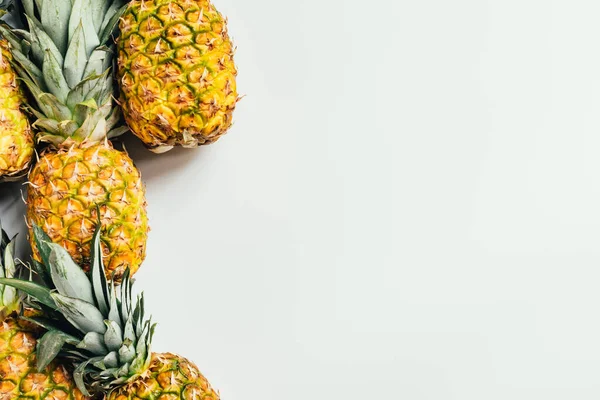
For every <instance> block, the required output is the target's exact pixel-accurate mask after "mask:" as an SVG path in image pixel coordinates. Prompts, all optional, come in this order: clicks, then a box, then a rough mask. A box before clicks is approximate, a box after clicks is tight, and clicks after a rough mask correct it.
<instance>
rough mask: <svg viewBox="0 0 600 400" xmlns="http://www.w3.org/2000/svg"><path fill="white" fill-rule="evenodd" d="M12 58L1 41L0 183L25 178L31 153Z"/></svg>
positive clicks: (7, 47) (29, 133)
mask: <svg viewBox="0 0 600 400" xmlns="http://www.w3.org/2000/svg"><path fill="white" fill-rule="evenodd" d="M11 62H12V54H11V52H10V48H9V44H8V42H7V41H6V40H4V39H2V40H0V181H11V180H18V179H20V178H22V177H23V176H24V175H26V173H27V170H28V169H29V165H30V163H31V159H32V157H33V152H34V147H35V144H34V139H33V133H32V132H31V129H30V126H29V121H28V120H27V117H26V116H25V114H24V113H23V112H22V110H21V107H22V105H23V102H24V97H23V93H22V92H21V90H20V87H19V82H18V80H17V75H16V73H15V71H14V70H13V67H12V65H11Z"/></svg>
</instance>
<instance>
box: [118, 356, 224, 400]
mask: <svg viewBox="0 0 600 400" xmlns="http://www.w3.org/2000/svg"><path fill="white" fill-rule="evenodd" d="M141 399H144V400H154V399H161V400H177V399H182V400H183V399H185V400H219V395H218V393H217V392H215V391H214V390H213V388H212V387H211V386H210V383H208V380H206V378H205V377H204V376H203V375H202V374H201V373H200V371H198V367H196V366H195V365H194V364H193V363H191V362H190V361H188V360H187V359H185V358H183V357H180V356H177V355H174V354H171V353H162V354H156V353H155V354H153V355H152V361H151V363H150V367H149V369H148V371H147V372H146V373H145V374H143V375H142V376H141V377H138V378H137V379H135V380H133V381H132V382H130V383H129V384H127V385H125V386H123V387H121V388H119V389H117V390H115V391H113V392H112V393H110V394H109V395H108V396H107V400H141Z"/></svg>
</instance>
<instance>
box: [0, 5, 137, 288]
mask: <svg viewBox="0 0 600 400" xmlns="http://www.w3.org/2000/svg"><path fill="white" fill-rule="evenodd" d="M71 3H72V4H71ZM124 3H125V1H124V0H75V1H74V2H70V1H61V0H36V1H35V2H34V1H30V0H28V1H23V9H24V13H25V16H26V19H27V24H28V29H26V30H23V29H20V30H11V29H10V28H8V27H7V26H2V27H0V31H1V32H2V34H3V35H4V36H5V37H6V38H7V39H8V40H9V41H10V42H11V44H12V46H13V54H14V57H15V61H16V62H17V65H18V66H19V68H18V72H19V75H20V78H21V79H22V80H23V82H24V83H25V84H26V86H27V88H28V89H29V91H30V92H31V95H32V96H31V97H32V98H34V99H35V100H36V101H35V103H33V104H31V107H32V109H33V112H34V113H35V117H36V120H35V122H34V124H33V126H34V128H35V129H36V131H37V132H36V134H37V139H38V140H39V141H41V142H47V143H49V145H50V146H49V147H48V148H47V150H46V151H44V152H43V153H42V155H41V157H40V159H39V161H38V163H37V164H36V165H35V167H34V168H33V169H32V171H31V173H30V174H29V190H28V196H27V219H28V221H29V222H30V224H38V225H40V226H42V228H43V229H44V230H45V231H46V233H47V234H48V235H49V236H50V237H51V238H52V240H53V241H54V242H56V243H59V244H61V245H63V246H64V247H65V248H66V249H67V250H68V251H69V252H70V254H71V255H72V256H73V258H75V260H77V262H80V263H82V264H83V265H84V266H86V267H89V257H90V241H91V238H92V233H93V229H92V228H91V227H92V226H93V224H94V223H93V221H96V219H97V216H96V212H97V211H96V210H97V209H99V210H100V220H101V222H102V228H103V229H102V244H103V253H104V258H105V264H106V268H107V271H106V273H107V276H109V277H110V276H113V274H114V276H115V279H117V280H118V279H120V277H121V275H122V274H123V273H124V271H125V270H126V269H127V268H129V269H130V271H131V273H132V274H133V273H135V272H136V271H137V270H138V268H139V266H140V265H141V263H142V261H143V260H144V257H145V249H146V239H147V232H148V218H147V215H146V200H145V189H144V186H143V184H142V181H141V177H140V173H139V171H138V170H137V169H136V168H135V166H134V164H133V162H132V160H131V159H130V158H129V157H128V156H127V155H126V154H124V153H123V152H121V151H118V150H116V149H115V148H113V146H112V144H111V143H110V141H109V140H108V139H110V138H113V137H115V136H117V135H119V134H121V133H123V132H125V131H127V127H126V126H125V125H124V124H123V123H121V121H120V119H121V115H120V110H119V107H117V106H116V104H115V102H114V100H113V97H112V96H113V76H112V75H111V74H110V67H111V65H112V62H113V60H114V58H113V56H112V50H111V49H110V48H109V47H107V46H108V45H109V43H110V42H111V34H112V32H113V30H114V29H115V28H116V24H117V21H118V19H119V17H120V15H121V13H122V10H123V5H124ZM29 44H31V45H29ZM30 233H31V232H30ZM30 237H31V243H32V246H33V247H34V256H35V258H36V259H37V260H38V261H39V260H40V256H39V252H38V249H36V248H35V243H34V242H33V238H32V235H30Z"/></svg>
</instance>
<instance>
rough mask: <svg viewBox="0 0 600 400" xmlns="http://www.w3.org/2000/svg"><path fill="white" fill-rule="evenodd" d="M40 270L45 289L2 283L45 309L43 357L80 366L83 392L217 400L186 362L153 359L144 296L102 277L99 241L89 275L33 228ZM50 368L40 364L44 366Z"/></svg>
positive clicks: (115, 397)
mask: <svg viewBox="0 0 600 400" xmlns="http://www.w3.org/2000/svg"><path fill="white" fill-rule="evenodd" d="M34 237H35V240H36V242H37V244H38V248H39V249H40V253H41V256H42V260H43V262H42V264H37V266H38V268H37V270H38V273H39V274H40V276H41V281H42V284H40V285H38V284H35V283H33V282H29V281H24V280H18V279H0V284H6V285H11V286H13V287H15V288H18V289H21V290H23V291H24V292H26V293H27V294H29V295H30V296H31V297H32V298H34V299H35V301H36V303H37V304H38V305H39V307H41V308H43V309H46V310H48V312H46V315H47V316H48V317H47V318H48V319H49V321H48V320H44V321H39V322H40V325H41V326H42V327H45V328H48V330H47V332H46V333H45V334H44V336H43V337H42V339H41V340H40V346H39V351H40V353H43V354H46V355H48V357H46V358H45V362H49V361H50V360H51V359H52V358H53V356H56V355H63V356H64V357H65V358H67V359H69V360H70V361H72V362H73V363H74V365H75V370H74V373H73V375H74V378H75V382H76V384H77V387H78V388H79V389H80V390H81V391H82V392H83V393H84V394H86V395H87V394H88V393H92V394H94V395H96V394H104V395H105V399H107V400H126V399H128V400H133V399H160V400H163V399H169V400H177V399H182V400H183V399H185V400H192V399H198V400H199V399H202V400H218V399H219V395H218V394H217V393H216V392H215V391H214V390H213V389H212V387H211V386H210V384H209V383H208V381H207V380H206V378H204V376H202V374H201V373H200V372H199V371H198V368H197V367H196V366H195V365H194V364H192V363H191V362H190V361H188V360H186V359H185V358H183V357H180V356H177V355H173V354H170V353H164V354H156V353H151V352H150V344H151V341H152V336H153V333H154V328H155V325H153V324H152V323H151V322H150V320H149V319H146V317H145V315H144V313H145V310H144V297H143V294H142V295H140V296H138V298H137V300H136V301H135V302H134V301H133V299H132V298H131V297H132V282H131V280H130V278H129V274H128V273H127V272H126V273H125V275H124V276H123V283H122V284H121V286H120V287H115V285H114V283H112V284H110V285H109V284H108V283H107V280H106V278H105V276H104V274H103V273H102V271H103V266H102V257H99V256H98V255H99V254H100V252H101V248H100V235H99V232H98V231H96V233H95V234H94V238H93V248H92V270H91V273H90V274H86V273H84V272H83V270H82V269H81V268H80V267H79V266H78V265H77V264H76V263H75V262H74V261H73V260H72V259H71V257H70V256H69V253H68V252H67V251H66V250H64V249H63V248H62V247H61V246H59V245H57V244H55V243H52V242H51V240H50V238H49V237H47V236H46V235H45V234H44V232H43V230H41V229H40V228H38V227H34ZM44 364H45V363H42V366H44Z"/></svg>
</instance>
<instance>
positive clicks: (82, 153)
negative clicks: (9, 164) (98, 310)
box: [27, 142, 148, 279]
mask: <svg viewBox="0 0 600 400" xmlns="http://www.w3.org/2000/svg"><path fill="white" fill-rule="evenodd" d="M29 183H30V185H29V190H28V195H27V220H28V221H31V222H32V223H34V224H38V225H40V226H41V227H42V228H43V229H44V231H45V232H46V233H47V234H48V235H49V236H50V238H51V239H52V240H53V241H54V242H55V243H58V244H60V245H61V246H63V247H64V248H66V249H67V250H68V251H69V253H70V254H71V256H72V257H73V258H74V259H75V261H76V262H77V263H79V264H82V265H84V266H85V267H86V268H88V267H89V265H90V241H91V239H92V233H93V231H94V227H95V225H96V221H98V215H97V207H98V208H99V210H100V220H101V222H102V225H103V227H104V233H103V245H104V248H103V252H104V262H105V265H106V270H107V272H108V274H109V276H111V275H112V274H115V276H116V278H117V279H120V276H121V275H122V274H123V272H124V271H125V269H126V268H130V270H131V271H132V273H134V272H135V271H137V269H138V268H139V266H140V264H141V261H142V260H143V259H144V257H145V250H146V237H147V231H148V219H147V217H146V214H145V208H146V200H145V194H144V186H143V184H142V180H141V175H140V172H139V171H138V170H137V169H136V168H135V166H134V164H133V161H132V160H131V158H129V156H128V155H127V154H126V153H124V152H121V151H117V150H115V149H113V148H112V146H111V144H110V142H103V143H99V144H95V145H92V146H90V147H81V146H80V147H73V148H69V149H64V148H63V149H60V150H58V151H50V152H47V153H45V154H43V155H42V157H41V159H40V161H39V162H38V163H37V164H36V165H35V166H34V168H33V170H32V171H31V174H30V175H29ZM33 248H34V255H35V258H36V259H37V260H38V261H39V260H40V258H39V253H38V251H37V247H35V246H33Z"/></svg>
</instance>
